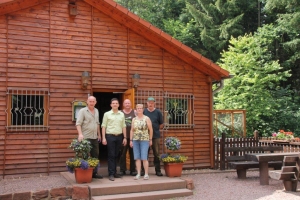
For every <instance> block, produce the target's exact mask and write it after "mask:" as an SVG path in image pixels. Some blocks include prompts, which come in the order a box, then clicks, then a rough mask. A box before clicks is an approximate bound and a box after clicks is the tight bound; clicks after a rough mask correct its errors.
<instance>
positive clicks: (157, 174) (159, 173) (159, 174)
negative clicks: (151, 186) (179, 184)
mask: <svg viewBox="0 0 300 200" xmlns="http://www.w3.org/2000/svg"><path fill="white" fill-rule="evenodd" d="M155 174H156V176H163V174H162V173H161V172H156V173H155Z"/></svg>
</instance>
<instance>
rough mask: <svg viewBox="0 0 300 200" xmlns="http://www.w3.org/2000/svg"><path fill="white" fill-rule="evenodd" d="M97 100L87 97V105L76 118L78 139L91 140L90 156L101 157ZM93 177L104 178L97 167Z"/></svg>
mask: <svg viewBox="0 0 300 200" xmlns="http://www.w3.org/2000/svg"><path fill="white" fill-rule="evenodd" d="M96 103H97V101H96V98H95V97H94V96H89V97H88V99H87V107H84V108H82V109H80V111H79V112H78V117H77V120H76V129H77V132H78V141H79V142H81V141H82V140H83V139H87V140H88V141H90V143H91V145H92V149H91V151H90V156H91V157H93V158H97V159H99V143H98V142H101V135H100V123H99V111H98V109H97V108H95V105H96ZM92 177H93V178H99V179H101V178H103V177H102V176H101V175H98V174H97V167H95V168H94V170H93V176H92Z"/></svg>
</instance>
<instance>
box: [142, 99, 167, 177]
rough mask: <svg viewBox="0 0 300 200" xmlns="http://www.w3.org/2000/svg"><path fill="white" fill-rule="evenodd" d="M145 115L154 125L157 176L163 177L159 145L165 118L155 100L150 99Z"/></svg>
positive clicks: (153, 144) (153, 146)
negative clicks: (156, 106)
mask: <svg viewBox="0 0 300 200" xmlns="http://www.w3.org/2000/svg"><path fill="white" fill-rule="evenodd" d="M144 115H146V116H148V117H149V118H150V120H151V123H152V128H153V137H152V151H153V156H154V166H155V174H156V175H157V176H163V174H162V173H161V169H160V159H159V152H160V148H159V144H160V131H159V129H162V128H163V116H162V113H161V111H160V110H159V109H157V108H155V98H154V97H148V99H147V109H144Z"/></svg>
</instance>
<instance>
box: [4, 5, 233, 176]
mask: <svg viewBox="0 0 300 200" xmlns="http://www.w3.org/2000/svg"><path fill="white" fill-rule="evenodd" d="M228 76H229V73H228V72H227V71H226V70H224V69H222V68H221V67H219V66H218V65H216V64H214V63H213V62H211V61H210V60H209V59H207V58H205V57H203V56H202V55H200V54H199V53H197V52H195V51H193V50H192V49H191V48H189V47H187V46H185V45H184V44H182V43H181V42H179V41H177V40H176V39H174V38H172V37H171V36H170V35H168V34H166V33H164V32H163V31H161V30H160V29H158V28H156V27H154V26H152V25H151V24H150V23H148V22H146V21H144V20H143V19H141V18H139V17H138V16H137V15H135V14H133V13H131V12H129V11H128V10H127V9H126V8H124V7H122V6H120V5H118V4H117V3H115V2H114V1H113V0H2V1H0V174H1V175H2V177H3V178H6V177H7V178H9V177H19V176H23V177H24V176H34V175H37V174H38V175H51V174H57V173H59V172H61V171H66V168H65V161H66V160H67V158H70V157H73V156H74V153H73V152H72V151H71V150H70V149H68V148H67V147H68V146H69V144H70V142H71V139H73V138H75V137H77V131H76V127H75V121H74V120H75V119H76V111H77V110H78V109H79V108H80V107H81V106H84V103H85V102H84V101H85V100H86V99H87V97H88V95H94V96H95V97H96V98H97V108H98V109H99V110H100V112H101V116H102V115H103V113H104V112H106V111H108V110H110V99H111V98H112V97H116V98H118V99H119V100H120V102H121V104H122V101H123V100H124V98H131V99H132V100H133V101H135V103H144V104H145V105H146V99H147V97H148V96H153V97H155V98H156V107H157V108H159V109H161V110H162V112H163V115H164V120H165V121H164V123H165V128H164V129H163V130H162V138H165V137H166V136H177V137H179V138H180V139H181V140H182V143H183V144H182V149H181V150H180V151H179V153H181V154H184V155H186V156H188V157H189V159H188V161H187V162H186V163H185V164H184V168H210V167H212V166H213V163H214V157H213V155H214V152H213V149H214V148H213V133H212V127H213V124H212V112H213V105H212V102H213V95H212V84H213V82H214V81H220V80H222V79H223V78H226V77H228ZM133 77H135V78H137V79H133ZM138 78H139V79H138ZM136 80H138V82H136ZM101 120H102V119H101ZM162 145H163V144H162ZM105 151H106V149H105V146H102V145H100V154H101V156H100V160H101V162H103V163H105V159H106V152H105ZM162 152H165V149H164V150H162ZM150 160H151V158H150ZM102 167H105V166H104V165H102Z"/></svg>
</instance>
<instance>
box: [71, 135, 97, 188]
mask: <svg viewBox="0 0 300 200" xmlns="http://www.w3.org/2000/svg"><path fill="white" fill-rule="evenodd" d="M69 148H71V149H73V151H74V152H75V157H74V158H69V159H68V160H67V161H66V165H67V169H68V171H69V172H70V173H74V172H75V179H76V182H77V183H90V182H91V181H92V175H93V169H94V168H95V167H97V168H98V167H99V166H100V164H99V160H98V158H92V157H90V156H89V153H90V150H91V148H92V146H91V143H90V141H88V140H86V139H83V140H82V141H81V142H79V141H78V140H77V139H73V140H72V142H71V144H70V146H69Z"/></svg>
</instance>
